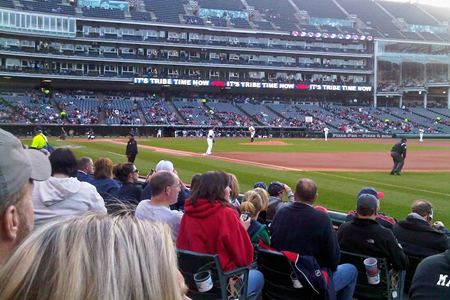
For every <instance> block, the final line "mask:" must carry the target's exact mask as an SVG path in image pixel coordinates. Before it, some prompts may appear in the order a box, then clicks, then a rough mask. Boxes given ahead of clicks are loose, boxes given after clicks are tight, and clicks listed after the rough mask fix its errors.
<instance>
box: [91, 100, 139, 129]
mask: <svg viewBox="0 0 450 300" xmlns="http://www.w3.org/2000/svg"><path fill="white" fill-rule="evenodd" d="M97 104H98V105H101V107H102V110H101V111H100V112H99V113H98V123H99V124H106V120H105V96H104V95H103V94H98V98H97ZM143 120H145V119H143Z"/></svg>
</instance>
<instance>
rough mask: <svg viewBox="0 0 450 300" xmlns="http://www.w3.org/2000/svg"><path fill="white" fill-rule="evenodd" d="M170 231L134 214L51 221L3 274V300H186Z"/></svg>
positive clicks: (27, 242)
mask: <svg viewBox="0 0 450 300" xmlns="http://www.w3.org/2000/svg"><path fill="white" fill-rule="evenodd" d="M182 278H183V277H182V276H181V274H180V273H179V272H178V269H177V258H176V253H175V249H174V246H173V241H172V238H171V236H170V229H169V228H168V227H167V225H164V224H163V223H160V222H151V221H148V220H138V219H135V218H133V217H131V216H130V215H127V216H116V217H112V216H108V215H96V214H86V215H84V216H82V217H77V218H67V219H62V220H61V219H60V220H53V221H50V222H48V223H46V224H44V225H42V226H41V227H39V228H38V229H36V230H35V231H33V232H32V233H31V234H30V235H29V236H28V238H27V239H25V240H24V242H23V243H22V244H21V245H20V246H19V247H18V248H17V249H16V251H15V252H14V254H13V255H12V256H11V257H10V259H9V260H8V261H7V262H6V263H5V264H4V265H3V266H2V268H1V269H0V291H1V292H0V299H1V300H6V299H8V300H15V299H17V300H18V299H28V300H33V299H36V300H38V299H52V300H66V299H71V300H84V299H96V300H123V299H134V300H149V299H153V300H160V299H163V300H182V299H189V298H187V297H185V296H184V292H185V290H186V288H185V284H184V280H183V279H182Z"/></svg>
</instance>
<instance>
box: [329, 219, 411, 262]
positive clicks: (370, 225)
mask: <svg viewBox="0 0 450 300" xmlns="http://www.w3.org/2000/svg"><path fill="white" fill-rule="evenodd" d="M337 237H338V242H339V246H340V247H341V250H344V251H349V252H354V253H360V254H364V255H370V256H376V257H383V258H387V260H388V262H389V263H390V264H391V265H392V267H393V268H394V269H395V270H406V268H407V266H408V258H407V257H406V255H405V253H404V252H403V250H402V248H400V246H399V245H398V243H397V240H396V239H395V236H394V234H393V233H392V231H390V230H389V229H387V228H384V227H383V226H381V225H380V224H379V223H378V222H377V221H375V220H372V219H361V218H357V217H354V218H353V221H351V222H346V223H344V224H342V225H341V226H340V227H339V230H338V233H337Z"/></svg>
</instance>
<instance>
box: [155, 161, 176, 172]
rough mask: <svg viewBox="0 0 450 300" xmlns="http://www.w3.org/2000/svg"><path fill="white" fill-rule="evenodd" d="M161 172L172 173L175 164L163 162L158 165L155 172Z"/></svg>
mask: <svg viewBox="0 0 450 300" xmlns="http://www.w3.org/2000/svg"><path fill="white" fill-rule="evenodd" d="M161 170H164V171H170V172H172V171H173V163H172V162H171V161H170V160H161V161H160V162H159V163H158V164H157V165H156V168H155V171H156V172H158V171H161Z"/></svg>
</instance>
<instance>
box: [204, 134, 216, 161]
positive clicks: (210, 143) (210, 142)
mask: <svg viewBox="0 0 450 300" xmlns="http://www.w3.org/2000/svg"><path fill="white" fill-rule="evenodd" d="M215 128H216V127H213V128H211V129H210V130H209V131H208V135H207V136H206V141H207V142H208V150H206V153H205V154H204V155H211V151H212V147H213V144H214V129H215Z"/></svg>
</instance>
